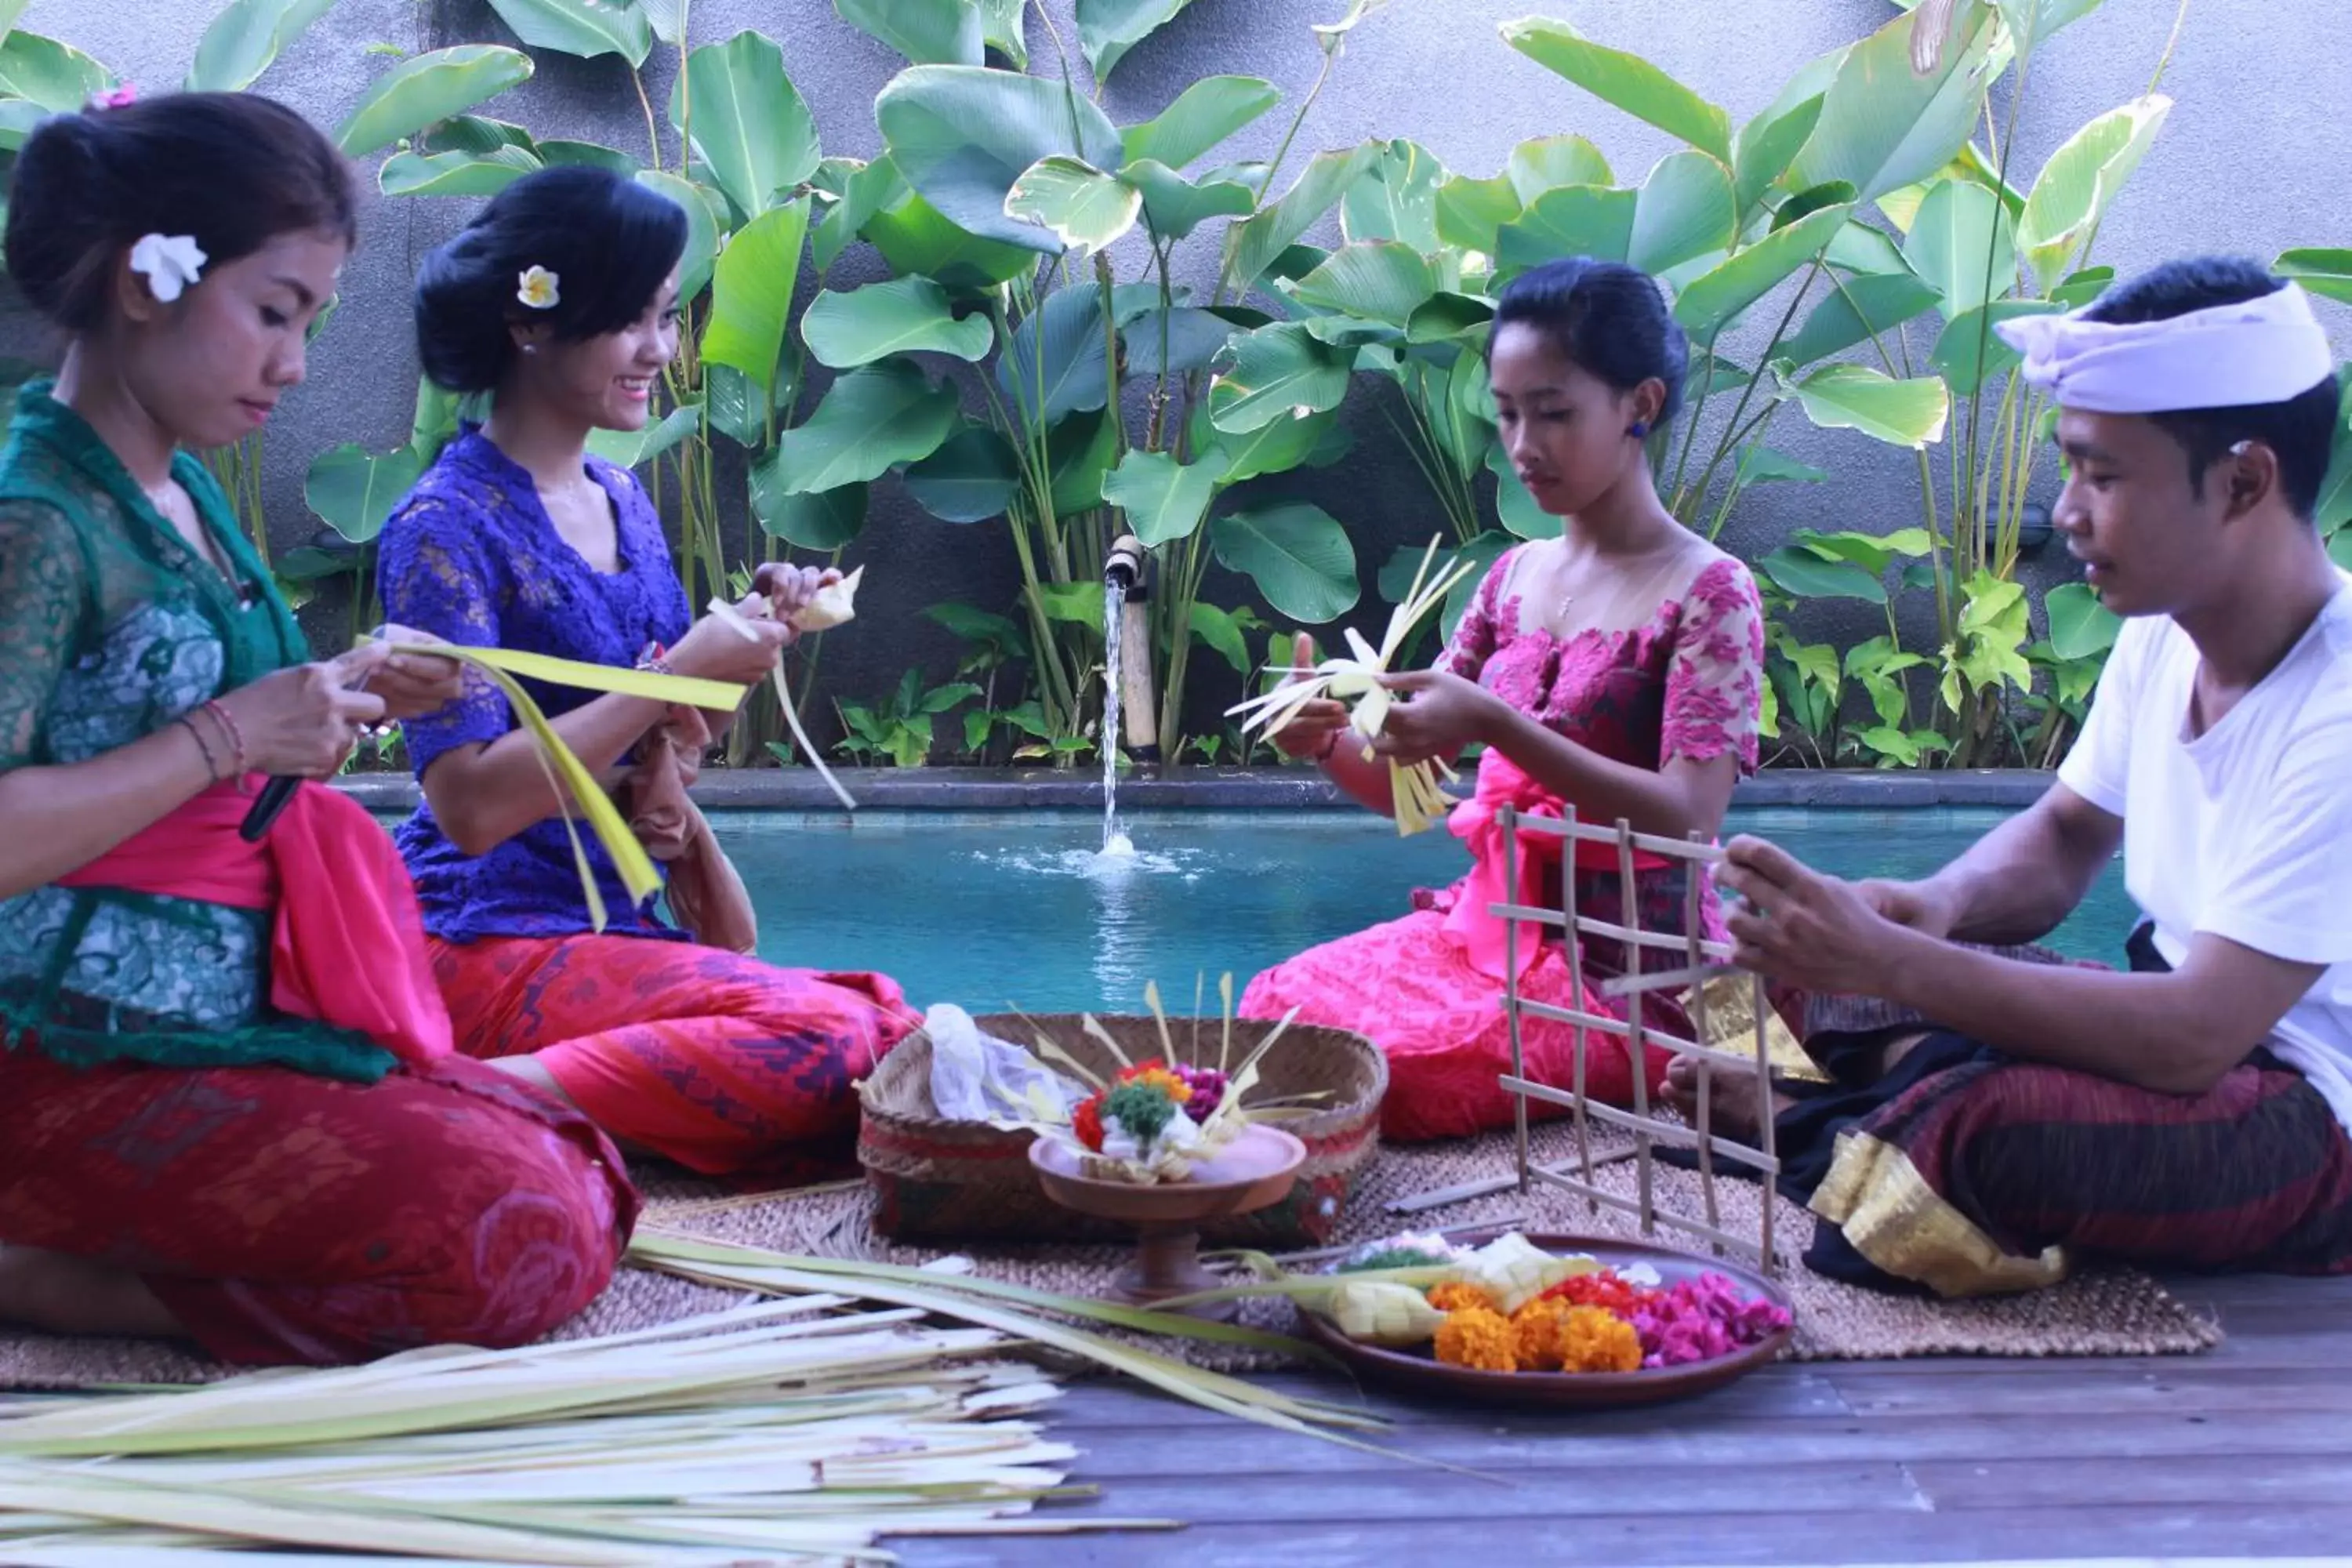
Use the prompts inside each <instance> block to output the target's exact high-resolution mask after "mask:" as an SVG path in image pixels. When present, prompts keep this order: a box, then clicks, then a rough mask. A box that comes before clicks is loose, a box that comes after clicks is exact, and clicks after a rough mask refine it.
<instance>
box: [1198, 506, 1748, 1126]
mask: <svg viewBox="0 0 2352 1568" xmlns="http://www.w3.org/2000/svg"><path fill="white" fill-rule="evenodd" d="M1548 548H1550V546H1549V545H1522V546H1520V547H1518V548H1517V549H1516V550H1513V551H1511V552H1509V553H1507V554H1506V555H1504V556H1503V558H1502V559H1501V560H1499V561H1497V562H1496V563H1495V565H1494V567H1493V568H1492V569H1491V570H1490V571H1489V572H1488V573H1487V574H1486V581H1485V582H1484V583H1483V584H1480V586H1479V589H1478V594H1477V596H1476V598H1475V600H1474V601H1473V603H1472V604H1471V605H1470V607H1469V609H1468V610H1466V611H1465V612H1464V614H1463V616H1462V621H1461V624H1460V625H1459V626H1457V627H1456V628H1455V629H1454V637H1453V638H1452V640H1451V641H1450V642H1449V643H1448V644H1447V645H1446V647H1445V650H1444V653H1443V654H1441V655H1440V656H1439V658H1438V659H1437V668H1440V669H1444V670H1449V671H1451V672H1453V673H1454V674H1455V675H1459V676H1461V677H1462V678H1463V679H1467V680H1475V681H1477V682H1478V683H1479V684H1480V685H1482V686H1484V687H1486V689H1488V690H1489V691H1492V692H1493V693H1495V694H1496V696H1497V697H1500V698H1501V699H1503V700H1505V701H1506V702H1508V703H1509V704H1510V705H1511V706H1512V707H1514V708H1516V709H1517V710H1519V711H1521V712H1523V713H1526V714H1528V715H1530V716H1532V717H1533V718H1535V719H1537V720H1538V721H1540V722H1542V723H1543V724H1544V725H1546V726H1547V727H1549V728H1550V729H1552V730H1555V731H1559V733H1560V734H1562V735H1565V736H1567V737H1568V738H1569V739H1570V740H1572V741H1575V742H1578V743H1579V744H1580V745H1583V746H1586V747H1589V748H1590V749H1591V750H1592V751H1594V752H1599V753H1600V754H1601V755H1603V756H1606V757H1611V758H1613V759H1615V760H1617V761H1619V762H1622V763H1632V764H1633V765H1635V766H1639V767H1643V768H1651V769H1655V768H1658V767H1660V766H1662V765H1663V764H1664V762H1665V761H1666V760H1667V759H1669V758H1675V757H1681V758H1687V759H1690V760H1692V761H1696V762H1705V761H1708V760H1711V759H1713V758H1716V757H1720V756H1726V755H1729V756H1735V757H1737V758H1738V765H1739V769H1740V771H1741V772H1742V773H1751V772H1753V771H1754V770H1755V767H1756V762H1757V733H1758V726H1759V721H1760V717H1761V708H1762V701H1763V679H1764V616H1763V605H1762V604H1761V602H1760V601H1759V598H1758V597H1757V593H1756V584H1755V582H1754V580H1753V579H1752V578H1751V577H1750V576H1749V575H1748V570H1747V568H1746V567H1744V566H1742V565H1741V564H1740V563H1738V562H1737V561H1735V560H1732V559H1731V558H1730V557H1728V556H1718V557H1716V558H1715V559H1713V560H1711V561H1709V562H1707V563H1706V564H1704V565H1703V566H1701V567H1700V568H1699V570H1698V571H1697V573H1696V575H1695V576H1693V577H1691V578H1690V579H1689V581H1688V582H1687V584H1685V585H1684V586H1683V587H1682V588H1681V590H1680V591H1679V592H1678V593H1675V595H1672V596H1670V597H1668V598H1666V599H1665V600H1664V602H1662V603H1660V604H1659V605H1658V606H1657V608H1656V610H1655V612H1654V614H1652V615H1651V616H1649V617H1648V618H1647V620H1645V621H1643V622H1642V623H1641V624H1639V625H1637V626H1626V627H1622V628H1606V627H1588V628H1584V629H1577V630H1570V631H1567V632H1565V633H1563V632H1559V631H1555V630H1553V629H1552V628H1551V627H1550V626H1547V625H1546V624H1545V623H1544V620H1543V617H1542V615H1541V613H1540V609H1539V608H1538V606H1537V605H1533V604H1530V603H1528V601H1527V599H1526V596H1525V595H1523V594H1522V593H1520V592H1519V591H1518V588H1519V584H1521V583H1522V582H1523V581H1525V580H1527V578H1528V576H1530V575H1532V574H1529V573H1528V571H1527V567H1528V563H1529V558H1530V557H1531V556H1533V555H1534V552H1537V551H1539V550H1543V549H1548ZM1489 765H1490V766H1493V767H1499V766H1500V760H1499V759H1497V760H1496V763H1490V764H1489ZM1466 816H1467V814H1466V813H1465V817H1466ZM1459 826H1461V821H1460V820H1459V819H1458V820H1457V827H1459ZM1558 874H1559V873H1558V870H1557V868H1556V867H1555V868H1554V869H1553V870H1552V872H1551V873H1550V875H1551V876H1552V877H1554V878H1556V877H1557V876H1558ZM1575 875H1576V879H1577V881H1576V897H1577V909H1578V912H1579V913H1580V914H1584V915H1589V916H1591V917H1592V918H1594V919H1596V920H1600V921H1607V922H1610V923H1612V924H1622V923H1625V921H1624V920H1623V917H1624V915H1625V914H1626V913H1627V912H1628V910H1627V909H1626V899H1625V894H1624V889H1623V887H1622V882H1621V879H1620V878H1619V876H1618V875H1617V873H1616V872H1615V871H1614V870H1613V869H1599V868H1585V867H1582V866H1579V867H1578V868H1577V869H1576V872H1575ZM1685 876H1686V873H1685V872H1684V871H1683V870H1681V869H1680V868H1652V869H1641V870H1637V871H1636V872H1635V875H1634V899H1633V902H1634V905H1635V910H1636V911H1637V912H1638V915H1639V920H1640V925H1641V927H1642V929H1643V930H1647V931H1681V930H1682V929H1683V928H1684V918H1685V909H1686V900H1687V890H1686V884H1685ZM1468 880H1469V879H1468V878H1467V877H1465V879H1463V880H1462V881H1458V882H1456V883H1455V884H1454V886H1453V887H1451V888H1448V889H1443V890H1431V889H1422V890H1420V891H1418V892H1416V893H1415V894H1414V895H1413V898H1412V912H1411V913H1409V914H1406V915H1404V916H1403V917H1402V918H1401V919H1398V920H1393V921H1387V922H1386V923H1384V924H1381V925H1376V926H1374V927H1372V928H1371V929H1370V930H1369V931H1359V932H1357V933H1356V934H1355V935H1353V936H1349V937H1342V938H1340V939H1339V941H1337V942H1327V943H1325V944H1323V945H1322V946H1320V947H1316V948H1310V949H1308V950H1307V952H1303V953H1300V954H1299V955H1298V956H1297V957H1296V958H1293V959H1291V960H1289V961H1287V962H1286V963H1281V964H1278V965H1276V967H1275V968H1273V969H1270V970H1268V971H1266V972H1265V973H1263V974H1260V975H1259V976H1258V977H1257V978H1256V979H1255V980H1253V981H1252V982H1251V983H1250V985H1249V989H1248V991H1247V992H1246V994H1244V997H1243V999H1242V1005H1241V1011H1242V1012H1243V1013H1244V1014H1245V1015H1247V1016H1252V1017H1260V1018H1275V1017H1280V1016H1282V1015H1283V1014H1285V1013H1286V1012H1288V1011H1289V1010H1290V1009H1291V1008H1292V1007H1297V1008H1299V1009H1300V1013H1299V1017H1300V1021H1301V1022H1305V1023H1314V1024H1322V1025H1328V1026H1336V1027H1339V1028H1345V1029H1352V1030H1355V1031H1357V1032H1359V1033H1360V1034H1363V1035H1365V1036H1367V1037H1370V1039H1372V1040H1373V1041H1374V1042H1376V1043H1377V1044H1378V1045H1379V1046H1380V1047H1381V1049H1382V1050H1383V1051H1384V1052H1385V1053H1386V1054H1387V1056H1388V1058H1389V1073H1390V1079H1389V1092H1388V1099H1387V1100H1386V1102H1385V1109H1384V1110H1383V1111H1382V1113H1381V1131H1383V1132H1384V1133H1386V1134H1387V1135H1388V1136H1390V1137H1391V1138H1397V1139H1402V1140H1414V1139H1426V1138H1442V1137H1453V1136H1460V1135H1465V1134H1469V1133H1473V1132H1478V1131H1485V1130H1486V1129H1488V1128H1493V1127H1498V1126H1502V1125H1505V1124H1507V1122H1508V1121H1510V1120H1511V1106H1512V1102H1511V1099H1510V1096H1509V1095H1507V1093H1506V1092H1505V1091H1504V1090H1503V1089H1502V1088H1501V1087H1500V1085H1499V1084H1498V1082H1497V1079H1499V1078H1500V1077H1501V1076H1502V1075H1504V1074H1505V1073H1507V1072H1508V1071H1509V1070H1510V1060H1511V1054H1510V1039H1509V1034H1508V1028H1507V1023H1506V1021H1505V1017H1504V1013H1503V1005H1502V1003H1503V983H1502V979H1501V976H1500V973H1499V971H1498V970H1497V969H1496V967H1495V966H1494V965H1492V964H1491V963H1481V962H1480V961H1479V959H1478V956H1477V955H1476V954H1475V953H1474V952H1473V951H1472V950H1471V946H1470V944H1467V943H1465V941H1464V939H1463V936H1462V934H1461V931H1460V930H1459V929H1458V928H1459V927H1460V926H1461V924H1462V922H1461V921H1453V922H1451V923H1452V925H1453V926H1454V928H1455V929H1449V916H1451V915H1452V914H1453V912H1454V908H1455V905H1456V903H1457V902H1458V901H1459V900H1460V899H1461V897H1462V895H1463V892H1464V889H1465V883H1466V882H1467V881H1468ZM1544 897H1545V899H1546V900H1547V901H1549V902H1553V903H1556V902H1557V901H1558V898H1559V885H1558V883H1557V881H1556V880H1555V881H1551V882H1550V883H1549V887H1548V888H1547V889H1545V890H1544ZM1699 920H1700V925H1701V929H1702V931H1703V932H1704V933H1705V934H1706V935H1707V936H1709V937H1713V938H1717V939H1721V938H1722V937H1723V935H1724V931H1723V923H1722V917H1721V913H1720V911H1719V910H1718V907H1717V899H1716V893H1715V888H1714V885H1713V884H1712V882H1707V881H1703V882H1702V885H1701V887H1700V889H1699ZM1580 961H1581V962H1580V964H1578V965H1575V966H1571V965H1570V963H1569V962H1568V959H1567V955H1566V951H1565V949H1564V948H1563V947H1561V946H1559V945H1558V944H1549V945H1547V946H1546V947H1545V948H1544V949H1543V951H1542V952H1540V953H1539V954H1538V955H1537V956H1536V957H1535V958H1534V959H1533V960H1532V961H1531V962H1529V963H1528V964H1527V965H1526V967H1525V969H1524V971H1523V974H1522V981H1521V984H1522V990H1523V994H1526V995H1527V996H1528V997H1529V998H1530V999H1533V1000H1537V1001H1542V1002H1549V1003H1553V1004H1556V1005H1561V1006H1580V1007H1582V1008H1584V1009H1585V1010H1587V1011H1590V1012H1596V1013H1605V1014H1608V1015H1609V1016H1622V1010H1621V1007H1620V1005H1619V1004H1617V1003H1614V1002H1612V1001H1609V1000H1608V999H1606V998H1604V997H1602V996H1601V995H1600V994H1598V991H1597V989H1595V988H1594V987H1596V985H1597V984H1598V983H1599V982H1600V981H1601V980H1603V979H1606V978H1609V977H1611V976H1613V975H1617V974H1621V973H1624V955H1623V952H1622V948H1621V947H1620V946H1619V944H1617V943H1614V942H1603V941H1597V940H1590V939H1588V940H1587V941H1585V942H1583V944H1582V947H1581V952H1580ZM1579 971H1581V974H1580V973H1579ZM1580 981H1581V984H1580ZM1644 1016H1645V1018H1646V1019H1647V1020H1648V1021H1649V1022H1650V1023H1651V1024H1653V1025H1654V1026H1657V1027H1659V1028H1662V1029H1664V1030H1667V1031H1668V1032H1670V1033H1674V1034H1677V1035H1681V1036H1683V1037H1685V1038H1687V1037H1689V1035H1690V1027H1691V1026H1690V1023H1689V1020H1688V1019H1687V1018H1686V1017H1685V1016H1683V1015H1682V1012H1681V1009H1680V1008H1678V1007H1676V1006H1675V1005H1673V1004H1671V1003H1669V1002H1667V1001H1665V1000H1664V998H1663V997H1661V996H1658V995H1655V994H1653V995H1652V996H1651V997H1649V998H1648V999H1647V1002H1646V1005H1645V1012H1644ZM1521 1043H1522V1048H1523V1050H1524V1052H1525V1061H1526V1068H1527V1073H1528V1077H1529V1078H1531V1079H1535V1080H1537V1081H1538V1082H1543V1083H1549V1084H1554V1085H1558V1086H1560V1087H1563V1088H1564V1087H1567V1086H1568V1085H1569V1084H1570V1082H1571V1081H1572V1078H1573V1073H1574V1054H1573V1053H1574V1047H1573V1037H1572V1032H1571V1031H1570V1028H1569V1027H1568V1026H1566V1025H1562V1024H1553V1023H1549V1022H1541V1021H1535V1020H1529V1021H1528V1023H1527V1025H1526V1026H1524V1027H1523V1029H1522V1030H1521ZM1664 1063H1665V1058H1664V1056H1663V1055H1662V1054H1658V1053H1653V1054H1652V1055H1651V1058H1650V1061H1649V1063H1648V1064H1647V1067H1646V1068H1645V1078H1646V1081H1647V1082H1648V1083H1649V1084H1650V1085H1651V1086H1652V1087H1655V1085H1656V1083H1657V1081H1658V1079H1660V1078H1661V1077H1663V1076H1664ZM1586 1075H1587V1077H1586V1089H1587V1091H1588V1092H1589V1093H1591V1094H1592V1095H1593V1096H1594V1097H1595V1098H1597V1099H1601V1100H1609V1101H1612V1102H1614V1103H1619V1104H1622V1103H1625V1102H1627V1101H1628V1100H1630V1099H1631V1098H1632V1095H1633V1074H1632V1071H1631V1064H1630V1061H1629V1058H1628V1056H1627V1053H1626V1050H1625V1047H1624V1044H1623V1042H1622V1041H1621V1040H1616V1039H1612V1038H1610V1037H1605V1036H1602V1035H1601V1034H1598V1033H1589V1034H1588V1036H1587V1063H1586ZM1536 1109H1537V1110H1541V1109H1542V1108H1541V1107H1540V1106H1537V1107H1536Z"/></svg>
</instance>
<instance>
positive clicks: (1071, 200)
mask: <svg viewBox="0 0 2352 1568" xmlns="http://www.w3.org/2000/svg"><path fill="white" fill-rule="evenodd" d="M1142 214H1143V193H1142V192H1141V191H1139V190H1138V189H1136V188H1135V187H1134V186H1133V185H1130V184H1126V183H1125V182H1123V181H1121V180H1119V179H1118V178H1116V177H1115V176H1113V175H1110V174H1104V173H1103V172H1102V171H1101V170H1100V169H1097V168H1095V167H1094V166H1093V165H1091V164H1088V163H1080V162H1079V161H1078V160H1077V159H1076V158H1069V157H1065V156H1063V155H1062V154H1060V153H1055V155H1054V156H1052V157H1050V158H1041V159H1039V160H1038V161H1037V162H1036V163H1033V164H1031V165H1030V166H1029V168H1028V169H1027V170H1026V171H1025V172H1024V173H1023V174H1022V176H1021V177H1020V178H1019V179H1017V180H1015V181H1013V189H1012V190H1010V191H1008V192H1006V193H1005V196H1004V216H1006V217H1009V218H1017V219H1019V220H1020V221H1021V222H1023V223H1034V224H1037V225H1040V226H1043V227H1044V228H1045V230H1046V231H1047V232H1049V233H1050V234H1052V235H1053V237H1055V239H1056V240H1058V241H1060V242H1061V244H1062V245H1063V247H1065V248H1066V249H1070V250H1074V251H1076V252H1077V253H1078V255H1079V256H1081V257H1084V256H1086V255H1087V254H1089V253H1091V252H1093V251H1097V250H1102V249H1106V248H1108V247H1110V246H1112V245H1115V244H1117V243H1118V241H1119V240H1120V239H1122V238H1124V237H1126V235H1127V232H1128V231H1129V229H1131V228H1133V227H1134V226H1135V220H1136V219H1137V218H1138V217H1139V216H1142Z"/></svg>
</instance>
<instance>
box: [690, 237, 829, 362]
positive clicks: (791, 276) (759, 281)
mask: <svg viewBox="0 0 2352 1568" xmlns="http://www.w3.org/2000/svg"><path fill="white" fill-rule="evenodd" d="M808 209H809V204H808V202H807V201H806V200H802V201H796V202H788V203H786V204H785V205H782V206H780V207H771V208H769V209H768V210H767V211H766V212H763V213H761V215H760V216H758V217H755V218H753V219H752V220H751V222H750V223H748V224H745V225H744V226H742V227H741V228H740V229H739V230H737V231H736V234H735V237H734V238H732V239H730V240H729V241H728V242H727V248H726V249H724V250H722V251H720V252H719V266H718V272H717V275H716V276H715V277H714V278H713V279H711V284H710V321H709V325H707V326H705V327H704V328H703V330H702V360H703V363H705V364H723V365H727V366H730V367H731V368H733V369H735V370H739V371H741V372H742V373H743V374H744V375H746V376H747V377H749V378H750V379H751V383H752V384H753V385H755V386H757V387H758V388H759V389H760V390H761V392H763V393H767V394H771V395H772V394H773V392H774V390H775V385H776V361H777V360H778V359H779V358H781V357H782V354H783V350H784V333H785V331H786V330H787V329H788V328H789V327H790V325H791V323H792V310H793V289H794V288H795V287H797V286H798V285H799V283H800V278H801V251H802V249H803V247H804V246H805V245H806V243H807V241H808Z"/></svg>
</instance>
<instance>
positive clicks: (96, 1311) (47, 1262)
mask: <svg viewBox="0 0 2352 1568" xmlns="http://www.w3.org/2000/svg"><path fill="white" fill-rule="evenodd" d="M0 1322H5V1323H16V1324H18V1325H20V1326H22V1327H25V1328H28V1329H38V1330H40V1331H43V1332H45V1333H52V1334H109V1335H118V1334H119V1335H131V1336H136V1337H139V1338H143V1339H158V1340H163V1339H183V1338H185V1337H186V1334H187V1330H185V1329H184V1328H183V1327H181V1325H180V1320H179V1319H177V1318H175V1317H173V1315H172V1311H171V1309H170V1308H168V1307H166V1306H164V1305H163V1302H162V1301H160V1300H156V1297H155V1292H153V1291H152V1290H150V1289H147V1282H146V1281H145V1280H143V1279H140V1278H139V1276H138V1275H136V1274H133V1273H131V1271H130V1270H129V1269H127V1268H115V1267H114V1266H113V1265H111V1264H106V1263H93V1262H91V1261H90V1260H89V1258H76V1257H73V1256H72V1255H70V1254H68V1253H63V1252H51V1251H49V1250H47V1248H46V1247H18V1246H16V1245H15V1244H14V1243H11V1244H9V1245H7V1246H5V1247H0Z"/></svg>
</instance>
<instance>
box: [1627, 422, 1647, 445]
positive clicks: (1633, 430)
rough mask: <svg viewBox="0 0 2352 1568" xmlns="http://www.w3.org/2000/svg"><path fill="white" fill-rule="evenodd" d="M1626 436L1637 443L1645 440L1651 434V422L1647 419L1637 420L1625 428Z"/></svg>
mask: <svg viewBox="0 0 2352 1568" xmlns="http://www.w3.org/2000/svg"><path fill="white" fill-rule="evenodd" d="M1625 434H1626V435H1628V436H1631V437H1633V439H1634V440H1636V441H1639V440H1643V439H1644V438H1645V437H1648V435H1649V434H1650V422H1649V421H1648V420H1646V419H1636V420H1634V421H1633V423H1632V424H1631V425H1628V426H1625Z"/></svg>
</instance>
